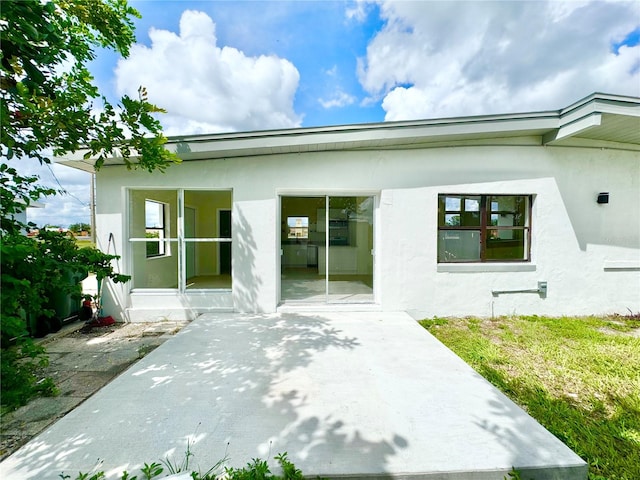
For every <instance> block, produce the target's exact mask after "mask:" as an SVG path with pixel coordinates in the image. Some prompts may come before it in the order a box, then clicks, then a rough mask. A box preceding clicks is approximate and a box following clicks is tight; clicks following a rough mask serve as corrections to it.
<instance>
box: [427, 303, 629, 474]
mask: <svg viewBox="0 0 640 480" xmlns="http://www.w3.org/2000/svg"><path fill="white" fill-rule="evenodd" d="M420 324H421V325H422V326H423V327H425V328H426V329H428V330H429V331H430V332H431V333H432V334H433V335H434V336H435V337H437V338H438V339H439V340H440V341H441V342H443V343H444V344H445V345H447V346H448V347H449V348H450V349H451V350H453V351H454V352H455V353H456V354H458V355H459V356H460V357H461V358H462V359H464V360H465V361H466V362H467V363H468V364H469V365H471V366H472V367H473V368H474V369H476V371H478V373H480V374H481V375H482V376H484V377H485V378H486V379H487V380H489V381H490V382H491V383H493V384H494V385H495V386H496V387H498V388H499V389H500V390H502V391H503V392H504V393H505V394H506V395H508V396H509V397H510V398H511V399H512V400H513V401H515V402H516V403H517V404H519V405H520V406H521V407H523V408H524V409H525V410H526V411H527V412H529V414H530V415H531V416H532V417H534V418H535V419H536V420H538V422H540V423H541V424H542V425H544V426H545V427H546V428H547V429H548V430H549V431H550V432H551V433H553V434H554V435H555V436H556V437H558V438H559V439H560V440H562V441H563V442H564V443H565V444H566V445H568V446H569V447H570V448H571V449H572V450H573V451H575V452H576V453H577V454H578V455H580V456H581V457H582V458H583V459H584V460H585V461H587V462H588V463H589V478H590V479H591V480H602V479H608V480H638V479H640V337H639V336H638V333H639V332H640V316H638V315H636V316H627V317H623V316H612V317H579V318H567V317H563V318H548V317H536V316H533V317H501V318H495V319H478V318H455V319H453V318H434V319H433V320H423V321H421V322H420Z"/></svg>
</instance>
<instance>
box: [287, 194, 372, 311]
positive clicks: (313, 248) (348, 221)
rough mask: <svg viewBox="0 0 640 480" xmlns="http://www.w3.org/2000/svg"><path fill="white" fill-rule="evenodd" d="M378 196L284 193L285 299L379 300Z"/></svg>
mask: <svg viewBox="0 0 640 480" xmlns="http://www.w3.org/2000/svg"><path fill="white" fill-rule="evenodd" d="M374 208H375V197H373V196H357V195H353V196H328V195H322V196H304V197H302V196H283V197H281V211H280V221H281V232H280V242H281V266H280V271H281V283H280V286H281V301H282V302H283V303H373V301H374V295H373V291H374V290H373V270H374V256H373V251H374V245H373V239H374V221H373V219H374Z"/></svg>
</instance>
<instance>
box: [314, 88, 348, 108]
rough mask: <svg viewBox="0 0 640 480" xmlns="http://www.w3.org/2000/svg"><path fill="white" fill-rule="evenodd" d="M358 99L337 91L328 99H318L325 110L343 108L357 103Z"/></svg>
mask: <svg viewBox="0 0 640 480" xmlns="http://www.w3.org/2000/svg"><path fill="white" fill-rule="evenodd" d="M355 101H356V97H354V96H353V95H349V94H348V93H345V92H342V91H337V92H335V93H334V94H333V95H332V96H331V97H330V98H328V99H322V98H320V99H318V102H319V103H320V105H322V107H323V108H342V107H346V106H347V105H351V104H353V103H355Z"/></svg>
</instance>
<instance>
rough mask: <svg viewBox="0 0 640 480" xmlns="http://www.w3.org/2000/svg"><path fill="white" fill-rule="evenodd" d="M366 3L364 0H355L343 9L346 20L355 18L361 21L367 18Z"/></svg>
mask: <svg viewBox="0 0 640 480" xmlns="http://www.w3.org/2000/svg"><path fill="white" fill-rule="evenodd" d="M367 14H368V11H367V4H366V3H365V1H364V0H356V1H355V3H354V4H353V5H350V6H349V7H347V8H346V10H345V16H346V17H347V19H348V20H355V21H358V22H363V21H364V20H365V19H366V18H367Z"/></svg>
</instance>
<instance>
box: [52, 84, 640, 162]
mask: <svg viewBox="0 0 640 480" xmlns="http://www.w3.org/2000/svg"><path fill="white" fill-rule="evenodd" d="M514 143H516V144H518V143H521V144H526V145H536V144H538V145H549V146H584V147H598V148H618V149H625V150H635V151H640V98H636V97H622V96H618V95H606V94H598V93H595V94H593V95H591V96H589V97H587V98H585V99H583V100H580V101H579V102H577V103H575V104H573V105H571V106H569V107H567V108H564V109H562V110H559V111H546V112H533V113H521V114H517V113H515V114H503V115H483V116H473V117H457V118H445V119H434V120H410V121H399V122H381V123H369V124H359V125H341V126H329V127H310V128H293V129H281V130H264V131H253V132H232V133H217V134H204V135H184V136H175V137H170V138H169V141H168V142H167V145H166V147H167V149H168V150H170V151H172V152H175V153H177V154H178V156H179V157H180V158H181V159H182V160H183V161H194V160H215V159H222V158H235V157H254V156H261V155H276V154H289V153H307V152H329V151H354V150H380V149H408V148H430V147H431V148H433V147H439V146H462V145H490V144H514ZM83 155H84V152H75V153H74V154H70V155H67V156H64V157H58V158H57V159H56V160H55V161H56V162H57V163H62V164H64V165H68V166H71V167H74V168H78V169H80V170H85V171H89V172H92V171H94V168H93V163H94V159H91V158H88V159H84V158H83ZM122 164H124V162H123V160H122V158H121V157H111V158H108V159H107V160H106V161H105V166H109V165H122Z"/></svg>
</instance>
